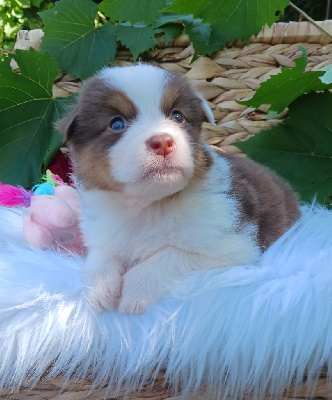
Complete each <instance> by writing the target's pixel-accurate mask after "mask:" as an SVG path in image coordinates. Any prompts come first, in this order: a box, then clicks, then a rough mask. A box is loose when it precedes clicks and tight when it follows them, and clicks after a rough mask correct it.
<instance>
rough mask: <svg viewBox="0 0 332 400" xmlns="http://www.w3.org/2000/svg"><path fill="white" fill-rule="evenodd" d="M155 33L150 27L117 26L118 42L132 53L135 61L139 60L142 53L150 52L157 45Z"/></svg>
mask: <svg viewBox="0 0 332 400" xmlns="http://www.w3.org/2000/svg"><path fill="white" fill-rule="evenodd" d="M155 33H156V31H155V30H154V29H153V28H152V27H150V26H142V27H136V26H125V25H116V26H115V34H116V36H117V38H118V40H120V42H121V43H122V44H123V45H125V46H126V47H127V48H128V49H129V50H130V51H131V53H132V55H133V57H134V60H137V58H138V56H139V55H140V53H142V52H143V51H147V50H150V49H151V48H153V47H154V46H155V45H156V44H157V41H156V39H155V37H154V35H155Z"/></svg>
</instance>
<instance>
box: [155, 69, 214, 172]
mask: <svg viewBox="0 0 332 400" xmlns="http://www.w3.org/2000/svg"><path fill="white" fill-rule="evenodd" d="M160 108H161V111H162V112H163V113H164V115H165V116H166V117H170V116H171V114H172V111H173V110H177V111H180V112H181V113H182V115H183V117H184V119H185V121H184V122H183V129H184V130H185V131H186V132H187V134H188V139H189V141H190V144H191V146H192V149H193V155H194V159H195V171H194V177H196V178H203V177H204V175H205V173H206V171H207V170H208V169H209V168H210V166H211V165H212V158H211V157H210V155H209V154H208V153H207V152H206V151H204V148H203V147H202V143H201V137H200V136H201V130H202V124H203V122H204V121H205V120H206V118H207V117H206V115H205V111H204V109H203V107H202V100H201V99H200V98H199V97H197V95H196V93H195V92H194V90H193V88H192V87H191V86H190V85H189V83H188V82H187V81H186V80H185V79H184V78H182V77H180V76H177V75H171V74H170V75H169V80H168V81H167V83H166V84H165V87H164V91H163V96H162V99H161V103H160Z"/></svg>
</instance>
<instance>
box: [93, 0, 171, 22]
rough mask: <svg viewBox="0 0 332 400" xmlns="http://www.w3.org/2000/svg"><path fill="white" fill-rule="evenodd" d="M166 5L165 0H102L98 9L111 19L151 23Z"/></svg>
mask: <svg viewBox="0 0 332 400" xmlns="http://www.w3.org/2000/svg"><path fill="white" fill-rule="evenodd" d="M165 7H166V0H103V1H102V2H101V3H100V4H99V9H100V10H101V11H102V12H103V13H104V14H105V15H106V16H107V17H110V18H111V20H116V21H119V22H124V21H130V22H131V23H132V24H135V23H136V22H144V23H145V24H146V25H150V24H153V23H154V22H155V21H156V20H157V19H158V18H159V15H160V11H159V10H161V9H163V8H165Z"/></svg>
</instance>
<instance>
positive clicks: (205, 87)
mask: <svg viewBox="0 0 332 400" xmlns="http://www.w3.org/2000/svg"><path fill="white" fill-rule="evenodd" d="M322 25H323V26H324V28H325V29H326V30H328V31H329V32H332V21H324V22H322ZM41 35H42V32H41V31H31V32H28V31H21V32H19V34H18V41H17V44H16V48H20V49H24V50H25V49H27V48H29V47H30V46H33V47H34V48H36V49H38V47H39V41H40V38H41ZM299 44H301V45H302V46H304V47H305V48H306V50H307V53H308V66H307V70H317V69H319V68H322V67H324V66H326V65H329V64H332V39H331V38H329V37H328V36H327V35H325V34H323V33H322V32H321V31H319V30H318V29H317V28H316V27H314V26H313V25H312V24H310V23H308V22H300V23H295V22H291V23H288V24H286V23H278V24H274V25H273V26H272V27H271V28H267V27H266V28H264V29H263V30H262V31H261V33H260V34H259V35H258V36H257V37H255V38H254V37H253V38H251V41H250V44H249V45H245V44H244V43H243V42H238V43H235V44H233V46H232V47H229V48H223V49H221V50H220V51H218V52H216V53H215V54H213V56H212V57H211V58H207V57H199V58H198V59H197V60H196V61H194V62H193V63H191V60H192V57H193V48H192V46H191V45H190V43H189V41H188V38H187V36H185V35H183V36H180V37H179V38H177V39H176V40H174V41H172V42H170V43H169V44H168V46H167V47H166V46H165V44H164V43H162V42H161V43H160V45H159V46H158V48H157V49H155V50H152V51H150V52H148V53H146V54H145V55H144V57H142V58H141V61H148V62H151V63H154V64H158V65H160V66H162V67H163V68H166V69H168V70H170V71H174V72H177V73H179V74H181V75H184V76H185V77H186V78H187V79H188V80H189V81H191V82H192V84H193V85H194V86H195V87H196V89H197V90H198V91H200V92H201V93H202V95H203V96H204V98H205V99H206V100H208V101H209V104H210V106H211V108H212V110H213V113H214V116H215V119H216V124H217V125H216V126H212V125H210V124H204V140H205V141H206V142H207V143H209V144H212V145H215V146H218V147H222V148H224V149H225V150H226V151H228V152H233V153H235V152H240V150H239V149H237V148H236V147H234V146H230V144H231V143H234V142H237V141H241V140H244V139H246V138H248V137H250V136H252V135H254V134H255V133H257V132H259V131H260V130H261V129H266V128H269V127H270V126H271V125H274V124H278V123H279V122H280V121H282V120H283V119H284V118H285V117H286V116H287V110H286V111H285V112H284V113H283V114H282V115H281V117H280V118H279V119H270V120H264V116H265V115H266V110H267V107H264V106H262V107H261V108H260V109H259V110H254V109H252V108H248V107H247V106H244V105H240V104H238V103H237V100H245V99H248V98H250V97H251V96H253V94H254V92H255V90H256V89H257V88H258V87H259V86H260V83H261V82H263V81H265V80H266V79H268V78H269V77H270V76H271V75H274V74H277V73H278V72H279V71H280V68H281V67H292V66H293V65H294V61H293V60H294V58H296V57H298V56H299V55H300V53H299V51H298V45H299ZM132 63H133V59H132V56H131V54H130V53H129V52H128V51H127V50H125V49H119V51H118V54H117V59H116V64H118V65H130V64H132ZM79 88H80V82H78V81H77V80H73V79H72V78H71V77H69V76H67V75H63V76H61V77H59V79H58V80H57V82H56V84H55V85H54V90H53V91H54V95H55V96H69V95H70V94H72V93H76V92H78V91H79ZM63 385H64V382H63V381H62V380H61V378H58V379H57V380H53V381H52V382H47V383H42V382H41V383H39V384H38V385H37V386H36V387H35V388H34V389H33V390H28V389H22V390H21V391H20V392H19V393H17V394H11V393H10V392H9V391H7V392H4V393H1V394H0V400H5V399H12V400H13V399H15V400H23V399H24V400H25V399H31V400H48V399H54V400H78V399H85V398H87V399H89V400H102V399H108V400H115V399H119V400H120V399H123V398H124V395H123V394H119V393H118V394H117V395H116V396H112V394H111V393H107V391H106V389H100V390H99V391H97V392H91V387H90V383H89V382H88V381H86V382H82V383H81V384H75V382H70V383H69V385H68V386H67V387H66V388H65V389H63ZM126 398H127V399H130V400H133V399H136V400H139V399H147V398H148V399H151V400H157V399H158V400H161V399H169V400H171V399H180V398H181V397H180V396H172V394H171V393H168V391H167V389H165V388H164V387H163V376H162V375H160V376H159V378H158V379H157V381H156V382H155V384H154V386H153V388H151V387H150V386H149V385H147V386H146V388H145V389H144V390H143V391H142V392H140V393H134V394H132V395H131V396H129V397H126ZM191 398H192V399H193V400H195V399H201V400H203V399H205V400H208V397H206V395H204V393H197V394H195V395H193V396H192V397H191ZM282 398H283V399H317V398H319V399H321V400H324V399H328V398H332V386H331V384H330V383H329V382H328V380H327V378H326V376H325V375H324V374H322V376H321V377H320V379H319V381H318V383H317V385H316V387H315V388H310V391H309V392H308V388H307V387H306V385H305V383H304V384H303V387H302V388H300V389H299V390H298V391H297V392H296V393H294V392H291V391H290V392H288V393H285V394H284V396H283V397H282ZM249 399H250V397H248V398H246V399H244V400H249ZM266 399H271V398H270V397H266Z"/></svg>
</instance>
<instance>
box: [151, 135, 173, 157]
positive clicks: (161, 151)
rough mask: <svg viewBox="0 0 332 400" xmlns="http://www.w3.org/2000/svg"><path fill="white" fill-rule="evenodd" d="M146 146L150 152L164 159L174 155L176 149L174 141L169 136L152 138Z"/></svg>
mask: <svg viewBox="0 0 332 400" xmlns="http://www.w3.org/2000/svg"><path fill="white" fill-rule="evenodd" d="M146 145H147V147H148V149H149V150H150V151H152V152H153V153H155V154H157V155H159V156H164V157H166V156H167V155H168V154H170V153H172V151H173V150H174V148H175V142H174V139H173V138H172V136H170V135H167V134H162V135H155V136H151V137H150V139H148V140H147V141H146Z"/></svg>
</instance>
